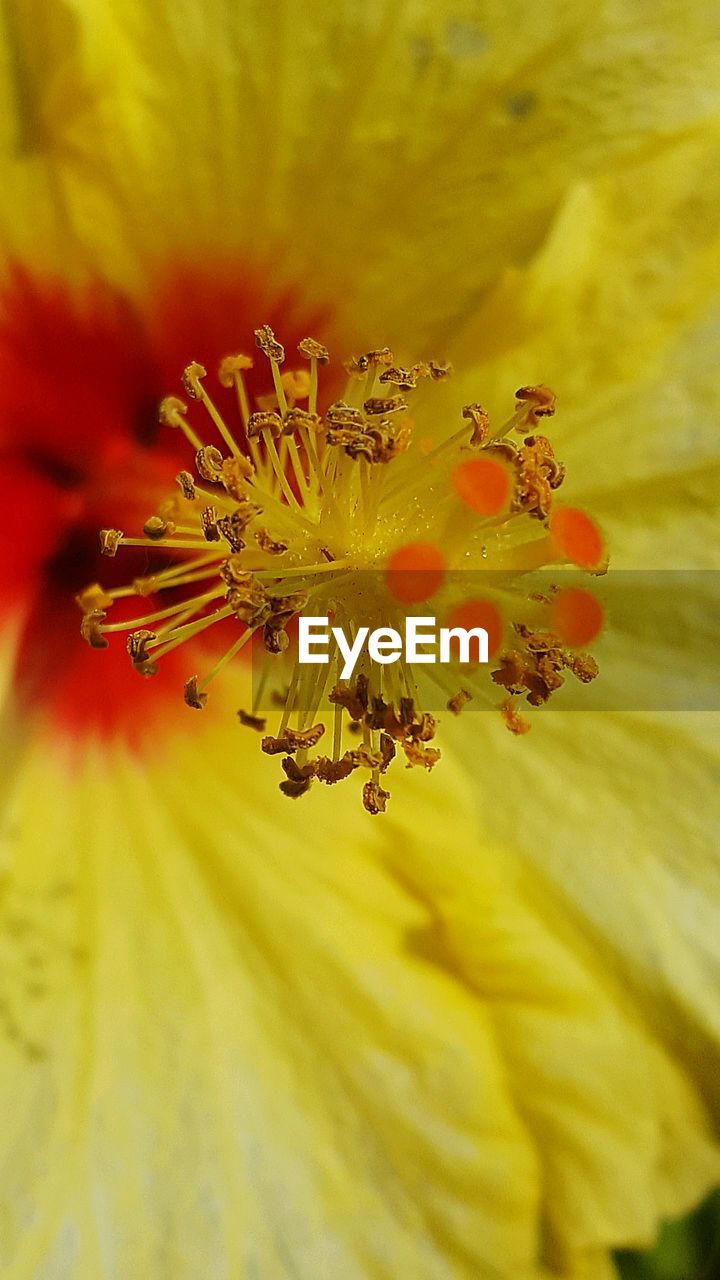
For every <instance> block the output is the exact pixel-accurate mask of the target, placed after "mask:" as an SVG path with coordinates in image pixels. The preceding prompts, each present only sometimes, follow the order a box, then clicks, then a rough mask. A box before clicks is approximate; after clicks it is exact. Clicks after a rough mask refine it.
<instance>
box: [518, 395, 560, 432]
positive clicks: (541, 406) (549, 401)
mask: <svg viewBox="0 0 720 1280" xmlns="http://www.w3.org/2000/svg"><path fill="white" fill-rule="evenodd" d="M515 399H516V400H519V401H520V403H521V404H523V403H525V402H527V412H526V413H525V414H523V417H522V418H521V419H520V421H519V422H518V423H517V425H516V427H515V430H516V431H526V430H527V429H528V427H534V426H536V425H537V421H538V418H550V417H552V415H553V414H554V412H555V399H556V397H555V392H554V391H551V390H550V388H549V387H543V386H540V387H520V388H519V389H518V390H517V391H516V392H515ZM517 408H518V409H519V408H520V405H518V406H517Z"/></svg>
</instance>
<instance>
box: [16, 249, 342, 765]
mask: <svg viewBox="0 0 720 1280" xmlns="http://www.w3.org/2000/svg"><path fill="white" fill-rule="evenodd" d="M265 322H267V323H269V324H270V325H272V326H273V327H274V328H275V329H276V330H277V332H278V333H279V334H280V335H281V337H282V340H283V342H284V343H285V344H286V350H287V355H288V363H287V367H288V368H292V367H298V366H299V365H300V364H301V362H300V358H299V357H297V358H296V353H295V345H296V343H297V342H298V341H299V340H300V339H301V338H303V337H306V336H307V335H308V334H312V335H313V336H315V335H317V336H319V337H323V338H326V335H327V333H328V325H327V316H323V315H320V314H318V313H317V312H315V313H314V314H313V313H306V314H305V316H304V318H302V317H301V316H300V315H299V314H298V310H297V307H296V306H293V305H292V299H290V298H289V297H285V298H278V297H276V298H275V299H274V300H273V299H270V298H269V297H268V295H267V290H266V288H264V287H263V285H262V281H261V280H260V278H259V277H258V276H257V275H255V276H253V274H252V273H251V272H248V270H247V269H246V268H245V267H244V265H243V264H240V263H234V264H233V263H227V264H225V265H223V267H222V269H220V268H217V269H206V268H205V267H203V268H199V267H193V268H188V267H184V268H182V269H175V270H172V271H167V272H165V274H164V275H163V278H162V279H161V280H158V281H156V282H149V285H148V295H147V302H146V303H145V304H143V306H142V307H140V306H139V305H138V304H136V303H134V302H133V301H131V300H130V299H129V298H127V297H124V296H123V295H122V294H120V293H118V292H116V291H114V290H113V289H112V288H111V287H110V286H109V285H108V284H106V283H104V282H101V281H94V282H92V283H90V284H88V285H86V286H85V287H83V288H81V289H77V290H75V291H72V290H71V288H70V286H69V285H67V284H65V283H63V282H61V281H59V280H54V279H45V278H43V279H39V278H35V277H33V276H31V275H30V274H29V273H28V272H26V271H23V270H20V269H19V268H18V269H16V270H15V271H13V272H12V273H11V275H10V278H9V281H8V283H7V284H6V285H5V288H4V290H3V292H2V295H0V458H1V461H2V476H3V499H4V502H5V508H4V515H5V523H6V531H9V535H10V536H9V537H8V536H6V537H5V538H4V539H3V548H2V553H1V554H0V621H1V620H2V617H3V615H4V616H5V617H6V618H7V617H9V616H11V615H17V614H18V612H20V613H22V615H23V616H24V617H25V621H24V625H23V628H22V634H21V640H20V651H19V654H18V659H17V667H16V671H15V690H16V693H17V696H18V698H19V699H20V702H21V706H22V707H24V708H25V709H26V710H29V709H30V708H32V709H33V710H35V711H40V712H41V713H43V714H45V715H48V716H51V717H52V718H53V719H54V720H55V721H56V723H57V724H58V725H59V726H60V727H61V728H62V729H64V730H65V731H66V732H69V733H70V734H72V735H73V736H84V735H88V734H97V733H101V734H104V735H108V736H122V737H123V738H124V739H126V740H127V741H129V742H131V743H133V744H134V745H138V744H139V743H140V741H141V740H143V739H144V738H145V737H147V738H148V739H152V741H154V742H155V743H157V741H158V717H159V716H161V715H167V710H168V706H169V705H171V706H173V707H177V709H178V714H180V715H184V714H191V713H188V712H187V709H186V708H185V707H184V704H183V698H182V684H183V682H184V680H185V679H187V677H188V676H189V675H192V674H193V672H194V671H196V670H198V657H197V651H196V652H195V653H194V654H193V653H192V652H191V651H190V650H189V647H187V648H186V646H182V647H180V648H179V649H178V650H177V651H175V652H173V653H172V654H169V655H168V657H167V658H165V659H163V660H162V662H161V663H160V670H159V672H158V675H156V676H154V677H152V678H151V679H145V680H144V679H143V678H142V677H141V676H138V675H137V673H136V672H134V671H133V670H132V668H131V665H130V662H129V659H128V657H127V654H126V652H125V641H124V634H122V633H121V634H116V635H113V636H111V637H109V639H110V648H109V649H108V650H105V651H104V652H102V653H96V652H93V651H92V650H90V649H89V648H88V647H87V646H86V644H85V643H84V641H83V640H82V639H81V638H80V634H79V626H80V612H79V610H78V607H77V605H76V604H75V602H74V596H75V594H77V593H78V592H79V591H80V590H82V588H83V587H85V586H87V585H88V584H89V583H91V582H96V581H99V582H101V583H102V584H103V585H104V586H106V587H112V586H116V585H119V584H121V583H127V582H129V581H131V579H132V578H133V577H134V576H135V575H137V574H140V573H145V572H147V571H148V568H149V566H150V565H153V566H154V567H157V563H158V561H157V558H156V557H157V556H159V555H160V554H161V553H159V552H156V553H155V557H152V552H149V553H148V552H145V551H144V550H143V549H140V550H138V551H137V552H128V551H126V552H122V553H121V554H120V555H118V556H117V557H116V558H115V559H114V560H108V559H106V558H102V557H101V556H100V553H99V542H98V530H99V529H100V528H101V527H115V528H119V529H123V530H125V531H126V532H128V533H131V532H132V533H139V532H140V531H141V529H142V525H143V522H144V521H145V519H146V518H147V516H148V515H150V514H152V512H153V510H154V508H155V506H156V504H157V502H158V501H159V500H160V499H162V498H163V497H164V496H166V495H167V494H168V493H169V492H172V491H173V488H174V484H173V481H174V476H175V474H176V472H177V471H178V470H179V469H180V467H187V466H188V465H189V464H190V463H191V461H192V458H191V454H190V451H189V449H188V447H187V445H186V444H185V442H184V440H183V439H182V438H181V436H180V433H179V432H174V431H172V430H171V429H164V428H160V427H158V425H157V404H158V402H159V400H160V399H161V398H162V397H163V396H164V395H166V394H173V393H177V392H180V393H181V388H180V375H181V373H182V370H183V368H184V367H185V365H186V364H188V362H189V361H190V360H192V359H197V360H201V361H202V362H203V363H204V364H205V365H206V367H207V369H208V373H209V375H211V376H210V378H209V379H208V386H209V387H210V386H211V381H212V382H214V381H215V372H216V367H217V364H218V363H219V361H220V359H221V358H222V357H223V356H224V355H227V354H229V353H231V352H233V351H235V350H239V349H245V350H247V351H249V352H253V347H254V339H253V329H254V328H256V327H257V325H258V324H261V323H265ZM253 354H254V352H253ZM339 363H340V362H339V361H338V362H337V365H338V367H339ZM248 382H249V388H250V393H251V395H252V394H255V393H256V392H259V391H260V390H263V391H266V390H269V389H270V386H271V378H270V376H269V370H268V368H267V366H266V363H265V361H264V360H262V358H260V359H258V360H257V361H256V368H255V370H253V371H252V372H251V374H250V377H249V379H248ZM211 394H212V396H213V398H214V399H215V400H216V403H218V405H219V406H223V407H225V406H226V407H227V409H228V418H229V422H230V423H232V424H233V425H235V424H237V408H236V404H235V401H234V399H233V397H232V393H230V392H227V391H225V390H223V389H222V388H221V387H220V386H219V384H217V386H216V387H213V388H212V391H211ZM192 409H193V411H195V412H196V413H197V410H198V407H197V406H193V407H192ZM200 415H201V416H200V417H196V423H197V424H201V425H202V429H203V431H204V433H205V434H206V435H207V436H208V438H210V437H209V430H208V423H207V421H206V420H204V418H203V416H202V411H201V410H200ZM213 442H214V441H213ZM151 557H152V558H151ZM161 563H162V564H163V565H167V564H168V563H169V559H168V557H167V554H165V555H164V557H163V558H162V561H161ZM147 604H150V605H152V602H145V601H141V602H138V601H135V602H134V604H131V606H130V608H131V610H132V612H133V613H134V614H135V615H136V616H137V614H138V613H139V612H150V611H151V609H150V608H148V607H147ZM122 616H123V615H122V614H121V613H120V607H119V606H117V605H116V606H115V607H114V608H113V611H112V618H111V619H109V620H112V621H116V620H120V619H121V618H122ZM128 616H130V615H128ZM212 632H213V636H212V648H213V650H215V648H216V645H217V646H219V647H220V648H224V647H226V646H227V645H228V644H229V643H231V640H232V639H233V638H234V634H235V633H234V632H233V633H232V635H229V634H228V631H227V628H221V627H218V628H212ZM220 632H222V634H219V633H220ZM216 633H217V634H216ZM206 661H207V660H206ZM210 661H212V660H211V659H210ZM199 669H200V673H201V674H202V667H200V668H199ZM138 726H141V727H140V728H138Z"/></svg>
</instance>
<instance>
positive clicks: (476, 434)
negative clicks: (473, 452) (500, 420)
mask: <svg viewBox="0 0 720 1280" xmlns="http://www.w3.org/2000/svg"><path fill="white" fill-rule="evenodd" d="M462 416H463V418H467V419H468V420H469V421H470V422H472V424H473V429H472V435H471V436H470V444H471V445H473V446H474V447H475V448H477V447H479V446H480V445H481V444H483V443H484V441H485V440H487V438H488V435H489V434H490V419H489V418H488V415H487V413H486V411H485V409H483V407H482V405H481V404H466V405H465V406H464V407H463V411H462Z"/></svg>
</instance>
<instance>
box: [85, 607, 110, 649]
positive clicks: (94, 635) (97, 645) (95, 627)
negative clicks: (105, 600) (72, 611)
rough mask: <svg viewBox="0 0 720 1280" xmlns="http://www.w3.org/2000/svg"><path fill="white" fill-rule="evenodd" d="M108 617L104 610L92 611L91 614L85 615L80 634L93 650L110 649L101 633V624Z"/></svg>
mask: <svg viewBox="0 0 720 1280" xmlns="http://www.w3.org/2000/svg"><path fill="white" fill-rule="evenodd" d="M106 616H107V615H106V614H105V613H104V612H103V610H102V609H92V610H91V611H90V613H86V614H84V615H83V619H82V621H81V623H80V634H81V636H82V638H83V640H86V641H87V643H88V644H89V645H90V648H91V649H107V647H108V641H107V640H106V639H105V636H104V635H103V634H102V631H101V623H103V622H104V620H105V618H106Z"/></svg>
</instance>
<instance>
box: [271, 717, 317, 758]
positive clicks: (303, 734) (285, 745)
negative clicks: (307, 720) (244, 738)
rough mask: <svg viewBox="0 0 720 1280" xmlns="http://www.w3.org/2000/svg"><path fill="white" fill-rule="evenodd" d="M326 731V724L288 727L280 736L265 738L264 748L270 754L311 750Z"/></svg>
mask: <svg viewBox="0 0 720 1280" xmlns="http://www.w3.org/2000/svg"><path fill="white" fill-rule="evenodd" d="M324 732H325V725H324V724H316V725H313V727H312V729H290V728H288V729H286V730H285V732H284V733H283V735H282V737H280V738H263V740H262V744H261V745H262V749H263V751H264V752H265V753H266V755H269V756H275V755H278V754H279V753H280V752H283V753H284V754H285V755H292V754H293V752H295V751H309V750H310V748H311V747H315V746H317V744H318V742H319V741H320V739H321V738H322V736H323V734H324Z"/></svg>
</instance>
